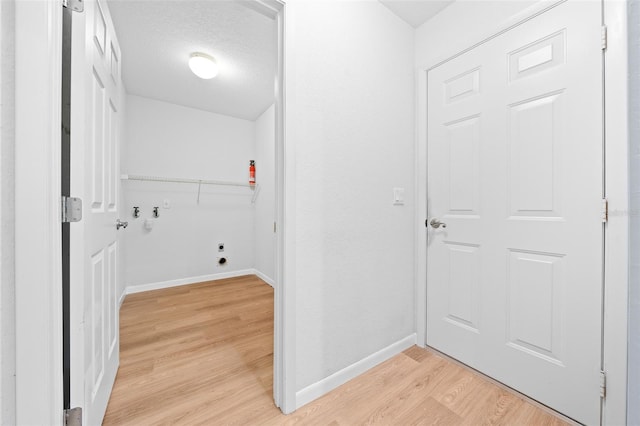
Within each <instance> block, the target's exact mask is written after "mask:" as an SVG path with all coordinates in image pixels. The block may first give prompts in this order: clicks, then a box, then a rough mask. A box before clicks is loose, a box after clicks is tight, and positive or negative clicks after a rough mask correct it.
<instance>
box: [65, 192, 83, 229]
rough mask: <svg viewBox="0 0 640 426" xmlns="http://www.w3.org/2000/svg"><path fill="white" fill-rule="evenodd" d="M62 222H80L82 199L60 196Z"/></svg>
mask: <svg viewBox="0 0 640 426" xmlns="http://www.w3.org/2000/svg"><path fill="white" fill-rule="evenodd" d="M61 203H62V204H61V206H62V209H61V210H62V223H68V222H80V221H81V220H82V200H81V199H80V198H76V197H65V196H64V195H63V196H62V198H61Z"/></svg>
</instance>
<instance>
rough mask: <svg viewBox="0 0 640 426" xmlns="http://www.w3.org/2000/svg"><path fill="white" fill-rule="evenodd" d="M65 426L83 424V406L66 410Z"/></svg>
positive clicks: (79, 425) (80, 425)
mask: <svg viewBox="0 0 640 426" xmlns="http://www.w3.org/2000/svg"><path fill="white" fill-rule="evenodd" d="M64 426H82V408H80V407H76V408H70V409H68V410H64Z"/></svg>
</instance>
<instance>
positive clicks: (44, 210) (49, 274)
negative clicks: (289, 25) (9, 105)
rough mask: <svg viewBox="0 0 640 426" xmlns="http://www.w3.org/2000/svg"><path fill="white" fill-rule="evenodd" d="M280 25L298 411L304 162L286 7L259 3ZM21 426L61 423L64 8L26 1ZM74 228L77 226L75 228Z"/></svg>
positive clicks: (284, 211) (284, 327)
mask: <svg viewBox="0 0 640 426" xmlns="http://www.w3.org/2000/svg"><path fill="white" fill-rule="evenodd" d="M251 1H254V2H255V5H257V6H256V7H261V8H263V9H264V10H271V12H270V13H272V14H273V16H272V17H274V18H275V19H276V20H277V26H278V73H277V90H276V209H277V212H276V221H277V229H278V233H277V255H276V263H277V265H276V293H275V294H276V296H275V330H274V335H275V342H274V397H275V401H276V404H277V405H278V406H279V407H280V408H281V410H282V411H283V412H285V413H290V412H292V411H294V410H295V391H296V389H295V317H294V315H295V288H294V285H293V284H294V278H295V258H294V256H293V255H294V251H293V248H294V242H295V235H294V231H295V228H294V226H295V223H294V222H293V220H292V218H293V214H294V213H295V186H294V180H293V177H294V174H293V173H294V171H295V168H294V167H295V163H294V162H293V161H292V160H293V158H294V155H295V152H294V150H293V148H294V147H292V146H289V145H288V144H287V143H286V138H285V132H284V129H285V127H284V122H285V114H286V112H285V111H286V110H285V105H284V102H285V96H284V95H285V75H284V65H285V58H284V52H285V50H284V48H285V45H284V41H285V34H284V28H285V3H284V1H282V0H251ZM15 28H16V49H15V54H16V65H15V66H16V87H15V89H16V92H15V99H16V107H15V114H16V117H15V128H16V139H15V140H16V162H15V180H16V188H15V205H16V206H15V209H16V210H15V214H16V220H15V230H16V248H15V262H16V264H15V274H16V283H15V284H16V420H17V423H18V424H34V425H35V424H47V425H61V424H62V423H63V410H62V279H61V275H62V272H61V264H62V253H61V245H62V244H61V226H60V217H61V212H60V170H61V169H60V167H61V163H60V155H61V152H60V151H61V147H60V144H61V142H60V123H61V103H62V101H61V90H60V82H61V78H62V77H61V76H62V5H61V1H51V0H17V1H16V24H15ZM72 226H73V225H72Z"/></svg>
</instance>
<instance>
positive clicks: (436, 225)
mask: <svg viewBox="0 0 640 426" xmlns="http://www.w3.org/2000/svg"><path fill="white" fill-rule="evenodd" d="M429 225H431V227H432V228H434V229H438V228H440V227H441V226H442V227H443V228H446V227H447V224H446V223H444V222H440V221H439V220H438V219H436V218H435V217H434V218H433V219H431V222H429Z"/></svg>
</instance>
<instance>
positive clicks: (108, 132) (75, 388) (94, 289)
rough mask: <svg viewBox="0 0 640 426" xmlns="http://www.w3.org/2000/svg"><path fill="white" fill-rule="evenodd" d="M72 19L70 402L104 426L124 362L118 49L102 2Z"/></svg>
mask: <svg viewBox="0 0 640 426" xmlns="http://www.w3.org/2000/svg"><path fill="white" fill-rule="evenodd" d="M84 4H85V10H84V12H83V13H81V14H78V13H74V17H73V37H72V38H73V41H72V89H71V90H72V95H71V96H72V98H71V129H72V131H71V132H72V133H71V162H72V170H71V176H72V177H71V186H72V190H71V192H72V193H73V194H83V195H82V198H83V200H84V211H83V220H82V222H79V223H78V224H77V225H81V226H80V227H73V228H72V229H73V230H72V236H71V261H72V270H71V325H72V331H71V375H72V379H71V386H72V387H71V403H72V406H81V407H82V408H83V418H84V423H83V424H87V425H99V424H101V423H102V419H103V416H104V413H105V410H106V407H107V403H108V401H109V396H110V394H111V389H112V387H113V383H114V380H115V376H116V372H117V369H118V363H119V347H118V346H119V330H118V327H119V321H118V313H119V300H118V296H119V295H118V294H117V289H118V285H117V284H118V274H119V270H118V268H119V266H118V251H119V250H120V247H119V243H118V235H119V234H121V233H122V232H123V230H122V229H121V230H119V231H118V230H117V229H116V221H117V219H118V217H119V216H118V207H119V206H118V196H119V158H118V154H119V153H118V140H119V136H120V132H119V129H120V123H121V118H120V112H121V103H122V102H123V101H124V99H123V96H122V93H123V92H122V90H123V88H122V83H121V78H120V67H121V65H120V58H121V56H120V47H119V45H118V41H117V39H116V37H115V33H114V28H113V24H112V22H111V19H110V16H109V11H108V9H107V5H106V3H105V2H101V1H96V0H85V2H84Z"/></svg>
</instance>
